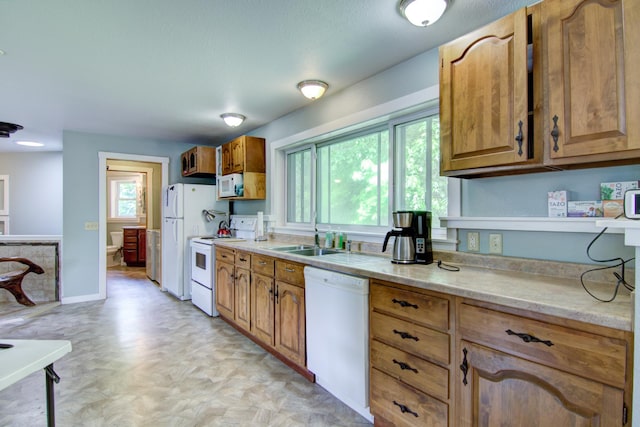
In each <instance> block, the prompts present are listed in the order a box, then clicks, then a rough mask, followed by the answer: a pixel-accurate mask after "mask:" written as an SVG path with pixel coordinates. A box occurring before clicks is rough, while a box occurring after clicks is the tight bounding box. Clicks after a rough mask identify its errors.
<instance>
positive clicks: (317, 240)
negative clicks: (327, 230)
mask: <svg viewBox="0 0 640 427" xmlns="http://www.w3.org/2000/svg"><path fill="white" fill-rule="evenodd" d="M314 228H315V230H316V234H315V240H314V245H315V247H316V248H319V247H320V237H318V227H317V226H316V227H314Z"/></svg>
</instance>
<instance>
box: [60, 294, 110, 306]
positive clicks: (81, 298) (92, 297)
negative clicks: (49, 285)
mask: <svg viewBox="0 0 640 427" xmlns="http://www.w3.org/2000/svg"><path fill="white" fill-rule="evenodd" d="M101 299H105V298H104V297H103V296H101V295H100V294H91V295H79V296H77V297H62V300H61V301H60V302H61V303H62V304H75V303H78V302H88V301H98V300H101Z"/></svg>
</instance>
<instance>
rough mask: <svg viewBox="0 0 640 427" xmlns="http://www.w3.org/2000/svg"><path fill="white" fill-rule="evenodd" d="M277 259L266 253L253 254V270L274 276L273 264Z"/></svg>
mask: <svg viewBox="0 0 640 427" xmlns="http://www.w3.org/2000/svg"><path fill="white" fill-rule="evenodd" d="M274 262H275V260H274V259H273V258H271V257H268V256H264V255H256V254H253V256H252V257H251V270H253V272H255V273H260V274H264V275H265V276H270V277H273V265H274Z"/></svg>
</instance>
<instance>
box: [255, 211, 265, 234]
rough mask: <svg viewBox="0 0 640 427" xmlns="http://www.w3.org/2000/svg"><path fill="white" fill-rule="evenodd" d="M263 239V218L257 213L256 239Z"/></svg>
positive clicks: (260, 213)
mask: <svg viewBox="0 0 640 427" xmlns="http://www.w3.org/2000/svg"><path fill="white" fill-rule="evenodd" d="M261 237H264V217H263V214H262V212H258V221H257V223H256V238H261Z"/></svg>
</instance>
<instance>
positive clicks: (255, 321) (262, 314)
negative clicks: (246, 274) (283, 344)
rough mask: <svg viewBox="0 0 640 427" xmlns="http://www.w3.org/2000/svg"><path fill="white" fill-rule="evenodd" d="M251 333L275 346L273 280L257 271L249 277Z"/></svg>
mask: <svg viewBox="0 0 640 427" xmlns="http://www.w3.org/2000/svg"><path fill="white" fill-rule="evenodd" d="M251 333H252V334H253V335H254V336H255V337H256V338H258V339H259V340H260V341H262V342H264V343H265V344H268V345H270V346H275V343H276V341H275V280H274V279H273V277H269V276H265V275H263V274H257V273H254V274H253V276H252V277H251Z"/></svg>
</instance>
